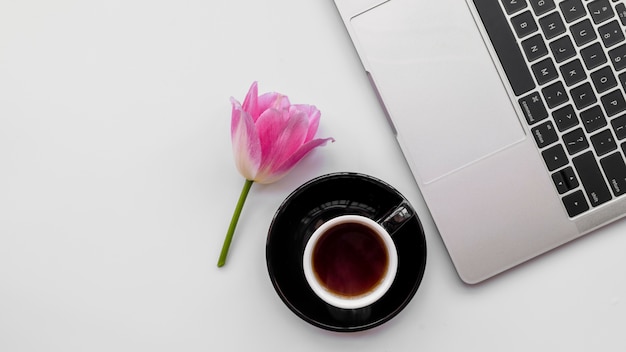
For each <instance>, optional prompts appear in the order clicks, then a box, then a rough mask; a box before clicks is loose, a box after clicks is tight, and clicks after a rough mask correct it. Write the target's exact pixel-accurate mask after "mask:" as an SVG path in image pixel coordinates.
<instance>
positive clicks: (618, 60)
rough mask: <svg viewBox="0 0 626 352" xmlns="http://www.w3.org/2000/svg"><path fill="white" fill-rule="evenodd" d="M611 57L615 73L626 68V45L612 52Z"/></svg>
mask: <svg viewBox="0 0 626 352" xmlns="http://www.w3.org/2000/svg"><path fill="white" fill-rule="evenodd" d="M609 57H610V58H611V62H612V63H613V67H614V68H615V71H620V70H622V69H623V68H624V67H626V44H622V45H620V46H618V47H617V48H615V49H612V50H610V51H609Z"/></svg>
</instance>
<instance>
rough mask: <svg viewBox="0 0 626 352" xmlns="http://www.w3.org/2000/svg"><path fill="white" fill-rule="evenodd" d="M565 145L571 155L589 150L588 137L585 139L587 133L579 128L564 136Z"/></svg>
mask: <svg viewBox="0 0 626 352" xmlns="http://www.w3.org/2000/svg"><path fill="white" fill-rule="evenodd" d="M563 143H565V148H567V152H568V153H569V154H570V155H574V154H576V153H579V152H582V151H583V150H585V149H587V148H589V142H587V137H585V132H583V129H582V128H577V129H575V130H573V131H572V132H569V133H567V134H564V135H563Z"/></svg>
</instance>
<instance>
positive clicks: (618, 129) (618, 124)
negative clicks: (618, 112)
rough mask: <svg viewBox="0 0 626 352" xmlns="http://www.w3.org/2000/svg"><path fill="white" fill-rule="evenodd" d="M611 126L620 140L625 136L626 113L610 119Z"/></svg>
mask: <svg viewBox="0 0 626 352" xmlns="http://www.w3.org/2000/svg"><path fill="white" fill-rule="evenodd" d="M611 126H612V127H613V132H615V137H617V139H619V140H622V139H624V138H626V115H622V116H620V117H617V118H614V119H613V120H611Z"/></svg>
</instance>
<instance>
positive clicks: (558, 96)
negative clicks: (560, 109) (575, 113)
mask: <svg viewBox="0 0 626 352" xmlns="http://www.w3.org/2000/svg"><path fill="white" fill-rule="evenodd" d="M541 93H543V96H544V97H545V98H546V104H548V107H549V108H554V107H557V106H559V105H561V104H563V103H565V102H566V101H568V100H569V97H568V96H567V91H566V90H565V87H563V83H561V81H557V82H554V83H552V84H551V85H549V86H547V87H545V88H543V89H542V90H541Z"/></svg>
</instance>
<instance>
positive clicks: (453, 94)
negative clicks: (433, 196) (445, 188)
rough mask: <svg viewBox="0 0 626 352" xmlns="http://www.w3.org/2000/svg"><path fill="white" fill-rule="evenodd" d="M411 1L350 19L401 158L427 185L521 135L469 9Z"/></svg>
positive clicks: (399, 0) (395, 0)
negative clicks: (393, 132)
mask: <svg viewBox="0 0 626 352" xmlns="http://www.w3.org/2000/svg"><path fill="white" fill-rule="evenodd" d="M410 2H411V1H410V0H391V1H387V2H384V3H382V4H381V5H379V6H376V7H374V8H372V9H370V10H368V11H366V12H363V13H361V14H360V15H357V16H356V17H354V18H352V20H351V25H352V30H353V31H354V33H353V34H354V38H353V39H354V41H355V45H356V46H357V49H358V50H359V52H360V54H361V57H362V60H363V64H364V66H365V68H366V70H367V71H368V72H369V73H370V74H371V76H372V82H373V83H374V84H375V86H376V88H377V90H378V93H379V94H380V97H381V99H382V101H383V102H384V104H385V108H386V109H387V111H388V113H389V115H390V119H391V121H392V122H393V124H394V128H395V129H396V130H397V131H398V139H399V141H400V144H401V145H402V148H403V151H404V153H405V154H406V156H407V160H409V162H410V163H411V162H412V163H413V164H412V165H411V167H412V169H413V171H414V173H415V174H416V175H415V176H416V177H417V178H418V179H419V180H420V181H421V182H422V183H424V184H426V183H430V182H432V181H435V180H437V179H438V178H440V177H442V176H444V175H447V174H449V173H452V172H454V171H456V170H458V169H460V168H463V167H464V166H467V165H469V164H472V163H474V162H476V161H478V160H481V159H483V158H485V157H487V156H489V155H492V154H494V153H496V152H498V151H500V150H503V149H506V148H507V147H509V146H511V145H513V144H515V143H517V142H520V141H522V140H524V139H525V138H526V135H525V132H524V130H523V128H522V126H521V124H520V121H519V119H518V117H517V114H516V112H515V109H514V107H513V106H514V105H513V104H512V103H511V101H510V99H509V98H508V95H507V93H506V88H505V85H504V84H503V82H502V80H501V79H500V76H499V75H498V72H497V70H496V67H495V66H494V64H493V61H492V60H491V58H490V55H489V50H488V49H487V47H486V45H485V43H484V42H483V40H482V38H481V35H480V32H479V30H478V27H477V26H476V24H475V22H474V19H473V18H472V15H471V13H470V11H469V10H468V8H467V7H466V6H459V2H460V1H458V0H440V1H430V2H424V3H423V5H422V6H420V10H419V11H417V10H415V9H417V8H418V7H416V6H410ZM446 18H451V19H454V21H442V19H446Z"/></svg>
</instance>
